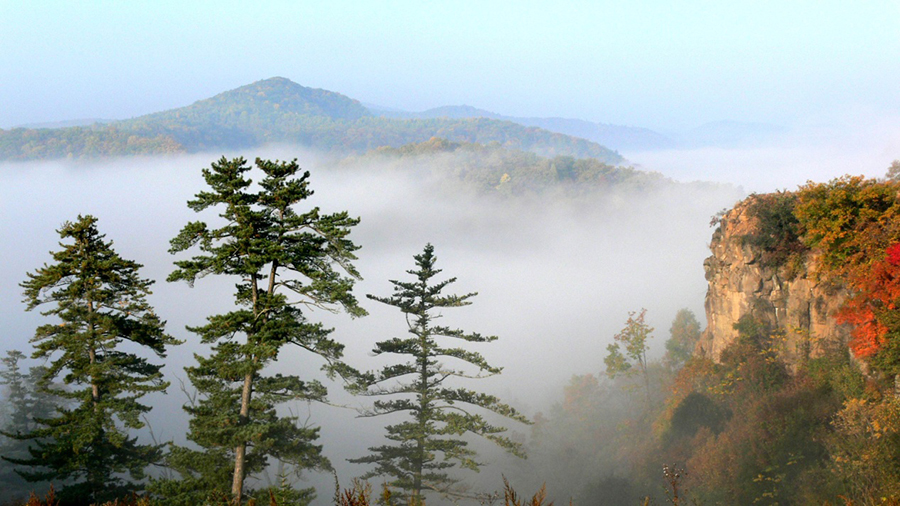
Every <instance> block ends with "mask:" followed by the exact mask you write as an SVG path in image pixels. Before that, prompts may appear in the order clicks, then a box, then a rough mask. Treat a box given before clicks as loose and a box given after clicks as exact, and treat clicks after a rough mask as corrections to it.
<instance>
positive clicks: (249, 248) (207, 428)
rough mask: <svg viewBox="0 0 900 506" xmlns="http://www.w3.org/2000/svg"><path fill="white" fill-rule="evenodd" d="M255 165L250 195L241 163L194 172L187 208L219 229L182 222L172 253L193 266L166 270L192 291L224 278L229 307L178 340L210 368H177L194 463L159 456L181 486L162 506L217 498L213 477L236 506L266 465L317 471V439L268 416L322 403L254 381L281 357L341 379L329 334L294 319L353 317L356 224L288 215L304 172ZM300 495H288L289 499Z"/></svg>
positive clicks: (309, 386) (182, 454)
mask: <svg viewBox="0 0 900 506" xmlns="http://www.w3.org/2000/svg"><path fill="white" fill-rule="evenodd" d="M255 165H256V167H257V169H258V170H259V172H261V175H262V179H261V180H260V181H259V185H258V187H256V188H254V187H252V181H251V179H250V178H249V177H248V172H249V171H250V170H251V167H250V166H249V165H248V164H247V162H246V161H245V160H244V159H243V158H236V159H233V160H227V159H226V158H224V157H223V158H222V159H220V160H219V161H218V162H215V163H213V164H212V166H211V168H209V169H204V171H203V177H204V178H205V180H206V183H207V184H208V185H209V191H203V192H200V193H198V194H197V195H196V199H195V200H192V201H189V202H188V206H189V207H190V208H191V209H193V210H194V211H197V212H200V211H203V210H206V209H209V208H217V209H219V210H220V217H221V218H222V219H223V220H224V223H223V224H222V226H220V227H219V228H212V227H210V226H208V225H207V224H206V223H204V222H199V221H198V222H192V223H189V224H188V225H186V226H185V227H184V228H183V229H182V230H181V232H180V233H179V234H178V236H177V237H175V238H174V239H173V240H172V248H171V252H172V253H178V252H182V251H187V250H197V249H199V251H200V254H198V255H196V256H194V257H192V258H191V259H188V260H179V261H176V262H175V264H176V266H177V267H178V268H177V270H175V271H174V272H173V273H172V274H171V275H170V276H169V281H178V280H183V281H186V282H188V283H190V284H191V285H193V283H194V282H195V281H196V280H197V278H199V277H202V276H205V275H207V274H216V275H223V276H232V277H234V278H235V279H236V280H237V291H236V294H235V299H236V303H237V305H238V309H236V310H234V311H231V312H228V313H224V314H219V315H215V316H210V317H209V318H208V320H207V324H206V325H203V326H199V327H193V328H190V329H189V330H191V331H192V332H194V333H196V334H197V335H199V336H200V339H201V341H202V342H203V343H208V344H212V345H213V347H212V355H211V356H209V357H204V356H200V355H197V356H196V360H197V365H196V366H194V367H189V368H187V373H188V376H189V378H190V380H191V382H192V383H193V386H194V387H195V388H196V389H197V392H198V394H199V395H198V398H197V400H196V402H195V403H194V404H193V405H188V406H186V407H185V409H186V410H187V412H188V413H189V414H190V415H191V417H192V418H191V421H190V433H189V434H188V439H190V440H191V441H193V442H194V443H196V444H198V445H199V446H201V447H202V448H204V451H203V452H198V451H193V450H190V449H186V448H177V449H174V450H173V453H172V454H171V455H170V459H169V461H170V464H171V465H172V467H173V468H174V469H176V470H177V471H179V474H181V475H182V478H183V480H182V482H181V483H178V482H172V481H170V482H168V483H160V484H159V485H160V486H159V488H158V489H157V490H158V493H160V494H161V495H164V496H166V497H168V499H169V501H170V502H171V503H173V504H179V503H181V502H183V503H186V504H187V503H190V502H191V501H194V500H196V499H197V498H198V497H202V495H203V494H208V493H209V492H210V491H214V492H224V490H222V485H220V483H221V479H222V477H223V475H225V474H230V475H231V480H230V481H231V487H230V495H231V497H232V500H233V501H234V503H235V504H240V503H241V501H242V500H243V497H244V496H245V494H246V493H247V492H249V489H248V488H247V487H246V486H245V479H246V478H247V477H248V476H252V475H254V474H256V473H259V472H261V471H263V470H264V469H265V468H266V466H267V465H268V464H270V463H271V461H272V459H276V460H278V461H280V462H281V463H283V464H289V465H291V466H293V467H294V468H295V469H298V470H299V469H305V468H310V467H316V466H327V461H326V460H325V459H324V458H323V457H322V455H321V452H320V450H321V448H320V447H319V446H317V445H315V444H314V442H315V440H316V439H317V437H318V429H317V428H309V427H303V426H299V425H298V424H297V419H296V417H292V416H280V415H279V414H278V413H276V407H277V406H278V405H279V404H281V403H283V402H285V401H289V400H298V399H299V400H324V399H325V396H326V389H325V386H324V385H323V384H322V383H321V382H319V381H318V380H301V379H300V378H299V377H298V376H293V375H290V376H286V375H281V374H276V375H266V374H265V369H266V367H267V366H269V365H270V364H272V363H273V362H274V361H275V360H276V359H277V358H278V355H279V353H280V352H281V351H282V348H283V347H284V346H285V345H293V346H296V347H298V348H300V349H303V350H306V351H309V352H312V353H314V354H317V355H319V356H320V357H322V358H323V359H324V364H325V365H324V366H323V368H324V369H325V370H326V372H327V374H328V375H329V376H333V375H334V374H335V373H338V374H342V375H346V374H348V373H351V372H352V371H351V370H350V368H349V367H347V366H345V365H344V364H343V363H341V362H340V358H341V356H342V351H343V346H342V345H341V344H339V343H337V342H336V341H334V340H332V339H331V338H330V337H329V335H330V333H331V330H330V329H327V328H324V327H323V326H322V325H321V324H320V323H314V322H310V321H308V320H307V318H306V315H305V313H304V311H305V310H306V309H310V308H322V309H326V310H329V311H337V310H339V309H343V310H344V311H346V312H347V313H349V314H350V315H351V316H362V315H364V314H365V311H364V310H363V309H362V308H360V307H359V306H358V305H357V301H356V298H355V297H354V296H353V294H352V292H351V290H352V288H353V285H354V282H355V280H356V279H358V278H359V274H358V272H357V271H356V269H355V268H354V267H353V265H352V261H353V260H355V258H356V257H355V256H354V254H353V252H354V251H356V250H357V249H358V247H357V246H356V245H354V244H353V243H352V242H351V241H350V240H349V239H348V238H347V236H348V234H349V233H350V229H351V228H352V227H353V226H355V225H356V224H357V223H358V222H359V220H358V219H354V218H351V217H349V215H348V214H347V213H346V212H340V213H335V214H322V213H321V212H320V211H319V209H318V208H312V209H309V210H307V211H304V212H298V211H297V210H295V206H296V205H297V204H300V203H301V202H302V201H304V200H305V199H307V198H308V197H309V196H310V195H312V190H311V189H310V188H309V181H308V179H309V172H303V173H301V172H300V167H299V166H298V165H297V161H296V160H294V161H291V162H277V161H276V162H272V161H268V160H260V159H258V158H257V159H256V163H255ZM308 495H309V494H308V493H303V492H299V491H298V494H297V498H296V499H298V500H303V499H305V498H308Z"/></svg>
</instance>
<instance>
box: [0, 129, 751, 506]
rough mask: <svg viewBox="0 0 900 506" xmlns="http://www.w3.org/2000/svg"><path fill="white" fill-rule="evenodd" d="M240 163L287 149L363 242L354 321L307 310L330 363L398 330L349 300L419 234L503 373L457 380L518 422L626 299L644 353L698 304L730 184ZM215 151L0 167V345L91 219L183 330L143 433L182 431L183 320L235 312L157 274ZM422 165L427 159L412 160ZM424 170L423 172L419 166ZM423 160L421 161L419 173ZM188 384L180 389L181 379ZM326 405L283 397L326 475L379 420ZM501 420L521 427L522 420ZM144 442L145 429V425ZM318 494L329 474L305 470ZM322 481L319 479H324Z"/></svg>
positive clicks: (377, 281) (401, 269)
mask: <svg viewBox="0 0 900 506" xmlns="http://www.w3.org/2000/svg"><path fill="white" fill-rule="evenodd" d="M237 155H243V156H245V157H247V158H248V159H251V160H252V158H253V157H256V156H260V157H264V158H272V159H275V158H278V159H290V158H293V157H297V158H298V159H299V161H300V164H301V166H302V167H303V168H305V169H308V170H310V172H311V173H312V176H311V187H312V188H313V189H314V191H315V195H314V196H313V197H312V198H311V199H310V200H309V203H310V205H317V206H320V207H321V208H322V210H323V211H324V212H336V211H340V210H347V211H349V213H350V214H351V216H359V217H360V218H361V220H362V221H361V223H360V225H358V226H357V227H355V229H354V230H353V232H352V234H351V238H352V240H353V241H354V242H355V243H356V244H358V245H360V246H362V249H360V250H359V252H358V257H359V260H358V261H357V262H356V266H357V267H358V269H359V271H360V273H361V275H362V276H363V278H364V280H363V281H361V282H359V283H358V284H357V286H356V289H355V293H356V294H357V297H359V298H360V299H361V303H362V305H363V307H365V308H366V309H367V310H368V311H369V313H370V314H369V316H367V317H364V318H359V319H355V320H351V319H350V318H349V317H348V316H346V315H342V314H338V315H333V314H329V313H326V312H322V311H319V312H312V313H311V314H310V315H309V318H310V319H311V320H313V321H323V322H325V323H326V325H328V326H332V327H334V328H335V332H334V334H333V336H334V338H335V339H337V340H338V341H340V342H342V343H344V344H345V345H346V350H345V351H346V355H345V357H346V360H347V361H348V362H349V363H350V364H351V365H353V366H355V367H357V368H360V369H367V370H371V369H376V368H378V367H381V366H382V365H384V362H383V361H382V360H381V359H380V358H378V359H376V358H373V357H372V356H371V354H370V350H371V349H372V348H373V346H374V343H375V342H376V341H379V340H384V339H387V338H389V337H393V336H403V335H404V334H405V333H406V323H405V320H404V318H403V317H402V315H401V314H400V313H399V312H398V311H396V310H395V309H394V308H390V307H387V306H384V305H382V304H379V303H376V302H373V301H370V300H367V299H365V297H364V296H365V294H374V295H380V296H387V295H389V294H390V293H391V290H392V286H391V285H390V283H389V282H388V280H389V279H400V280H403V279H404V276H407V275H406V274H405V271H406V270H408V269H410V268H412V267H413V262H412V257H413V255H415V254H418V253H420V252H421V251H422V248H423V247H424V245H425V244H426V243H429V242H430V243H432V244H433V245H434V246H435V252H436V255H437V258H438V267H439V268H441V269H443V273H442V275H443V276H446V277H458V278H459V279H458V282H457V283H455V284H454V285H452V286H451V287H452V288H454V293H467V292H471V291H477V292H479V295H478V296H477V297H475V298H474V299H473V305H472V306H470V307H466V308H459V309H456V310H448V311H446V314H444V315H443V316H444V318H445V321H442V322H441V323H442V324H445V325H449V326H454V327H459V328H462V329H464V330H467V331H473V332H479V333H483V334H493V335H497V336H499V338H500V339H499V340H498V341H497V342H495V343H491V344H482V345H477V346H474V348H476V349H477V350H478V351H480V352H482V353H483V354H484V355H485V356H486V358H487V359H488V360H489V362H491V363H492V364H495V365H498V366H501V367H503V368H504V371H503V373H502V374H501V375H499V376H496V377H493V378H490V379H484V380H479V381H470V382H468V383H472V384H469V385H467V386H469V387H472V388H477V389H480V390H483V391H486V392H489V393H493V394H497V395H499V396H500V397H501V398H503V399H504V400H506V401H507V402H509V403H510V404H512V405H513V406H515V407H517V408H519V409H520V410H522V411H523V412H524V413H525V414H526V415H527V416H529V417H531V416H534V415H535V414H536V413H537V412H540V411H544V410H546V409H547V408H548V407H549V405H550V404H552V403H553V402H555V399H556V398H557V397H558V393H559V390H560V388H561V386H562V385H564V384H565V382H566V381H567V380H568V378H569V377H571V376H572V375H573V374H588V373H590V374H594V375H597V376H599V375H600V374H601V373H602V370H603V356H604V354H605V349H606V346H607V345H608V344H609V343H610V342H611V341H612V336H613V335H614V334H615V333H616V332H618V330H619V329H621V327H622V324H623V322H624V321H625V319H626V318H627V315H628V312H629V311H635V310H639V309H641V308H646V309H647V310H648V318H649V322H650V323H651V324H652V325H653V326H654V327H656V329H657V332H656V338H655V339H654V340H653V342H652V343H651V346H652V350H653V351H652V353H653V354H654V355H661V350H662V344H663V342H664V341H665V339H666V338H667V329H668V326H669V323H670V322H671V320H672V318H673V317H674V315H675V313H676V311H677V310H678V309H680V308H683V307H687V308H690V309H691V310H692V311H694V312H695V313H696V314H698V315H702V314H703V295H704V293H705V289H706V282H705V280H704V277H703V259H704V258H705V257H706V256H707V255H708V251H707V244H708V240H709V236H710V233H711V229H710V227H709V220H710V217H711V215H713V214H715V213H716V212H717V211H718V210H720V209H722V208H724V207H728V206H730V205H732V204H733V203H734V202H735V201H736V200H738V199H739V198H741V197H742V191H741V190H740V189H738V188H737V187H735V186H730V185H718V186H717V185H667V186H662V187H660V188H658V189H655V190H648V191H637V190H616V189H612V190H610V189H606V190H597V191H594V192H588V193H586V194H583V195H579V196H565V195H562V194H557V193H553V192H549V193H545V194H536V195H525V196H518V197H516V196H499V195H481V194H477V193H473V192H467V191H466V190H465V189H463V188H455V187H453V186H452V185H451V186H449V187H448V185H447V184H446V182H444V181H442V180H441V178H440V177H436V176H434V175H433V174H432V175H427V176H422V175H421V174H418V173H409V172H403V171H397V170H392V169H391V168H388V167H381V166H378V165H366V166H360V165H358V164H357V165H354V164H353V163H350V164H347V163H343V164H336V163H333V161H331V160H329V159H328V158H327V157H323V156H320V155H316V154H314V153H308V152H304V151H302V150H300V149H295V148H291V147H285V146H281V147H276V148H266V149H261V150H257V151H253V152H246V153H229V154H227V155H226V156H229V157H231V156H237ZM219 156H221V154H211V153H210V154H195V155H183V156H168V157H158V158H149V157H147V158H141V157H137V158H119V159H105V160H101V161H77V162H70V161H56V162H34V163H6V164H4V165H3V166H2V167H0V203H2V215H3V216H4V219H3V220H2V231H0V233H2V234H3V236H4V237H5V240H4V241H3V243H2V255H3V258H4V259H5V261H4V262H3V264H2V267H0V279H2V285H3V286H4V290H3V291H2V301H0V308H2V309H0V310H2V321H3V322H4V332H5V335H4V339H3V348H4V351H5V350H9V349H18V350H21V351H24V352H26V353H30V344H29V343H28V341H29V339H30V337H31V336H32V335H33V333H34V329H35V327H36V326H38V325H40V324H43V323H46V319H45V318H44V317H42V316H41V315H40V314H38V310H35V311H32V312H25V311H24V304H22V303H21V302H20V301H21V296H20V293H21V290H20V289H18V288H17V284H18V283H21V282H22V281H24V280H25V279H26V273H27V272H33V271H34V270H35V269H36V268H38V267H39V266H41V265H43V264H44V263H45V262H49V261H50V258H49V254H48V253H47V252H48V251H50V250H55V249H57V248H58V246H57V243H58V239H59V237H58V234H57V233H56V232H55V230H56V229H58V228H59V227H60V226H61V225H62V223H64V222H65V221H67V220H74V219H75V218H76V217H77V216H78V215H79V214H92V215H94V216H96V217H97V218H99V223H98V227H99V229H100V231H101V232H102V233H105V234H106V235H107V239H110V240H112V241H114V247H115V248H116V250H117V251H118V252H119V254H121V255H122V256H123V257H125V258H129V259H133V260H135V261H137V262H139V263H142V264H144V268H143V269H142V271H141V274H142V275H143V276H145V277H148V278H151V279H154V280H156V281H157V283H156V284H155V285H154V286H153V287H152V289H153V295H152V296H151V297H150V298H149V302H150V303H151V304H152V305H153V306H154V307H155V308H156V310H157V311H158V313H159V314H160V315H161V317H162V318H163V319H165V320H166V321H167V327H166V328H167V331H168V332H169V333H171V334H172V335H173V336H175V337H176V338H178V339H181V340H184V341H185V343H184V344H182V345H181V346H177V347H174V348H172V349H171V350H170V351H169V356H168V358H167V359H166V368H165V373H166V377H167V379H168V380H169V381H171V382H172V385H171V386H170V387H169V389H168V395H166V396H161V395H154V396H151V397H150V398H148V403H149V404H151V405H153V406H154V410H153V411H152V412H151V413H150V415H149V421H150V425H151V427H152V430H153V434H154V436H155V437H156V438H157V439H158V440H163V441H165V440H174V441H176V442H179V443H182V442H183V441H184V439H183V438H184V433H185V432H186V424H187V417H186V415H185V414H184V413H182V411H181V406H182V405H183V404H185V403H186V402H187V397H186V395H185V394H184V393H183V392H181V391H179V378H180V379H181V380H184V379H185V375H184V371H183V370H182V369H183V367H184V366H186V365H191V364H192V362H193V358H192V353H201V354H203V353H206V352H207V348H206V347H205V346H203V345H200V344H199V342H198V340H197V337H196V336H194V335H193V334H190V333H188V332H187V331H186V330H185V329H184V327H185V325H198V324H201V323H203V322H204V320H205V318H206V317H207V316H209V315H211V314H216V313H220V312H224V311H227V310H230V308H231V307H233V295H232V292H233V283H234V280H227V279H218V278H221V277H217V276H211V277H209V278H204V279H200V280H198V281H197V283H196V286H195V287H193V288H190V287H188V286H187V285H186V284H184V283H166V282H165V281H164V280H165V278H166V276H167V275H168V274H169V272H171V270H172V269H173V265H172V261H173V260H174V259H176V258H181V257H180V256H178V257H176V256H173V255H170V254H169V253H168V252H167V250H168V248H169V244H168V242H169V240H170V239H171V238H172V237H174V236H175V235H176V234H177V232H178V231H179V230H180V229H181V227H182V226H184V225H185V224H186V223H187V222H188V221H192V220H196V219H204V220H210V221H213V222H214V221H215V217H214V213H212V212H208V213H204V214H202V215H200V216H199V217H198V216H197V215H196V214H195V213H194V212H193V211H191V210H189V209H188V208H187V206H186V205H185V202H186V201H187V200H189V199H191V198H192V197H193V195H194V194H195V193H197V192H198V191H200V190H202V189H203V181H202V178H201V173H200V171H201V169H202V168H205V167H208V166H209V164H210V163H211V162H212V161H214V160H216V159H217V158H218V157H219ZM426 163H427V162H426ZM423 168H424V167H423ZM426 172H427V171H424V170H423V171H422V174H425V173H426ZM305 355H308V354H304V353H301V352H300V351H298V350H287V351H285V352H283V353H282V354H281V356H280V358H279V360H278V365H277V368H278V369H283V370H284V371H291V372H292V373H295V374H299V375H300V376H301V377H305V378H312V377H318V376H320V373H319V371H318V369H319V367H321V365H322V364H321V363H320V362H316V361H315V360H313V359H311V358H310V357H308V356H305ZM187 388H188V389H189V388H190V387H189V386H188V387H187ZM330 391H331V396H332V401H333V402H334V403H335V404H337V405H341V406H343V407H335V406H322V405H311V406H307V405H305V404H301V405H296V406H289V408H290V409H294V410H295V411H296V412H298V413H302V414H303V415H302V416H301V419H304V418H305V416H306V414H308V417H309V418H308V423H310V424H312V425H318V426H321V427H322V438H321V440H320V443H321V444H322V445H323V446H324V453H325V455H326V456H328V457H329V458H330V459H331V461H332V463H333V464H334V465H335V467H336V469H337V472H338V474H339V476H340V477H341V479H342V480H349V478H350V477H352V476H356V475H359V474H362V473H363V472H364V470H365V468H364V466H359V465H351V464H348V463H346V462H345V461H344V459H346V458H350V457H358V456H361V455H364V454H365V453H366V448H367V447H368V446H371V445H373V444H376V443H378V441H379V438H381V435H382V433H383V428H382V427H383V424H384V423H386V421H385V420H381V419H377V418H376V419H365V420H363V419H356V418H355V416H356V411H355V410H354V408H360V407H364V406H366V405H367V404H368V403H369V402H370V401H371V399H369V398H354V397H352V396H349V395H347V394H345V393H343V392H342V391H341V388H340V385H339V384H336V383H332V384H331V385H330ZM511 425H512V426H511V428H512V429H513V431H514V432H518V433H519V434H521V435H522V437H527V434H528V432H529V428H528V427H527V426H519V427H516V426H515V425H516V424H514V423H512V422H511ZM142 437H145V438H146V437H148V434H144V435H143V436H142ZM314 483H315V484H316V485H317V488H319V495H320V498H322V497H328V495H329V493H328V492H327V490H330V489H329V488H328V487H329V486H330V485H329V484H330V483H333V482H332V478H331V477H330V476H327V475H326V476H320V477H318V478H317V481H315V482H314ZM323 486H324V487H325V488H324V489H323V488H322V487H323Z"/></svg>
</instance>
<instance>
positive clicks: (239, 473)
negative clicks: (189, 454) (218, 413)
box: [231, 373, 253, 506]
mask: <svg viewBox="0 0 900 506" xmlns="http://www.w3.org/2000/svg"><path fill="white" fill-rule="evenodd" d="M252 386H253V373H247V375H246V376H244V388H243V390H242V391H241V417H240V422H239V425H244V424H245V423H247V419H248V418H249V415H250V392H251V390H252ZM246 453H247V443H246V442H245V441H241V442H240V444H238V445H237V447H235V449H234V480H233V481H232V482H231V495H233V496H234V504H235V506H239V505H240V504H241V496H242V493H243V490H244V475H245V474H246V465H245V462H246V458H245V457H246Z"/></svg>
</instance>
